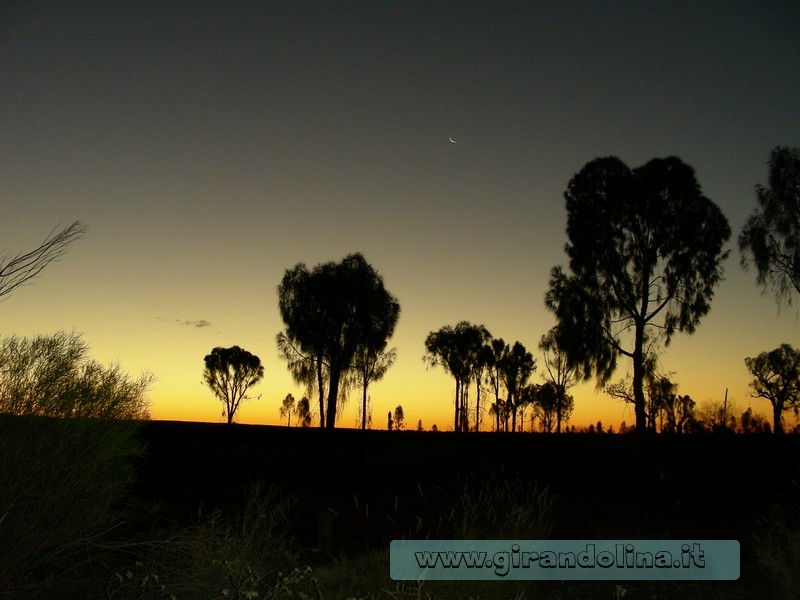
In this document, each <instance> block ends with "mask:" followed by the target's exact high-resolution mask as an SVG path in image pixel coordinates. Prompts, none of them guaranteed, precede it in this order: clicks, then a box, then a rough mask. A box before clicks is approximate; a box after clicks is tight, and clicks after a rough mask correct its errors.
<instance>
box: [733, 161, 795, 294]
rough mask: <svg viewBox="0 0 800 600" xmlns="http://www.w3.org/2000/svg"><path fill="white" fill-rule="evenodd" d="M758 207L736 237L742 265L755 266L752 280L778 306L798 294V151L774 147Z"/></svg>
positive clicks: (760, 191)
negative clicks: (767, 180) (767, 179)
mask: <svg viewBox="0 0 800 600" xmlns="http://www.w3.org/2000/svg"><path fill="white" fill-rule="evenodd" d="M756 197H757V199H758V208H756V210H755V211H754V212H753V214H752V215H750V217H749V218H748V219H747V222H746V223H745V225H744V227H743V228H742V232H741V233H740V234H739V251H740V252H741V263H742V266H743V267H745V268H748V267H749V266H750V264H753V263H754V264H755V266H756V269H757V271H758V275H757V277H756V281H757V282H758V285H760V286H762V287H763V288H764V290H767V289H769V288H772V290H773V291H774V293H775V299H776V300H777V302H778V305H779V306H780V304H781V303H782V302H783V301H786V302H787V303H789V304H791V298H792V293H795V292H800V148H788V147H784V146H777V147H776V148H774V149H773V150H772V153H771V154H770V159H769V184H768V185H767V186H763V185H758V186H756Z"/></svg>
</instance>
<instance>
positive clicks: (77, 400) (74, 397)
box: [0, 331, 155, 420]
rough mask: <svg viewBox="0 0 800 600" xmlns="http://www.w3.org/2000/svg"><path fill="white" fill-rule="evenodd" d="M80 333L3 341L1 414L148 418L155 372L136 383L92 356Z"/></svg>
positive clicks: (0, 347) (115, 366)
mask: <svg viewBox="0 0 800 600" xmlns="http://www.w3.org/2000/svg"><path fill="white" fill-rule="evenodd" d="M88 352H89V346H88V344H86V342H84V341H83V340H82V339H81V337H80V335H78V334H76V333H74V332H73V333H66V332H63V331H61V332H58V333H55V334H52V335H37V336H35V337H33V338H25V337H19V336H11V337H7V338H5V339H3V340H2V342H0V412H3V413H10V414H13V415H37V416H44V417H62V418H76V417H85V418H99V419H132V420H136V419H139V420H140V419H148V418H149V417H150V413H149V400H148V398H147V390H148V389H149V388H150V386H151V385H152V383H153V381H154V379H155V378H154V376H153V375H152V374H150V373H144V374H142V375H141V376H140V377H139V379H133V378H131V377H130V376H129V375H128V374H127V373H126V372H125V371H123V370H122V367H120V365H119V364H116V363H112V364H110V365H108V366H103V365H102V364H100V363H99V362H97V361H95V360H92V359H90V358H89V357H88Z"/></svg>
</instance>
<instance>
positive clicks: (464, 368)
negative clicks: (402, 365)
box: [422, 321, 491, 431]
mask: <svg viewBox="0 0 800 600" xmlns="http://www.w3.org/2000/svg"><path fill="white" fill-rule="evenodd" d="M489 339H491V335H490V334H489V332H488V331H487V330H486V327H484V326H483V325H473V324H472V323H469V322H468V321H461V322H459V323H458V324H456V326H455V327H451V326H450V325H446V326H445V327H442V328H441V329H439V330H437V331H432V332H430V333H429V334H428V337H427V338H425V355H424V356H423V357H422V358H423V360H424V361H425V362H427V363H428V364H430V365H431V366H440V367H443V368H444V369H445V370H446V371H447V372H449V373H450V374H451V375H452V376H453V378H454V379H455V383H456V390H455V400H454V405H455V408H454V416H453V429H454V430H455V431H467V430H468V429H469V426H468V414H469V413H468V406H467V402H468V397H469V395H468V386H469V382H470V380H471V379H472V377H473V375H474V374H475V372H476V367H475V365H476V364H477V362H478V360H479V359H480V356H481V348H482V347H483V346H484V345H485V343H486V342H487V341H488V340H489Z"/></svg>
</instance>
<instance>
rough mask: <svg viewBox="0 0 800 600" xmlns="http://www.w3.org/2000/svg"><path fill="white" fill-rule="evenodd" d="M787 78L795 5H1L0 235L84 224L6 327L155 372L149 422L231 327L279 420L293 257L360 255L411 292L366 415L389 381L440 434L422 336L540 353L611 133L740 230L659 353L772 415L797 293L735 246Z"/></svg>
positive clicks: (792, 333) (707, 386)
mask: <svg viewBox="0 0 800 600" xmlns="http://www.w3.org/2000/svg"><path fill="white" fill-rule="evenodd" d="M798 73H800V5H797V4H795V3H790V2H728V3H724V4H721V3H719V2H664V3H660V2H658V3H640V2H620V3H617V2H575V3H566V2H521V3H516V2H515V3H507V2H503V3H491V4H490V3H484V2H481V3H467V2H454V3H444V2H420V3H417V2H375V3H351V2H348V3H341V4H340V3H328V2H313V3H305V2H277V3H272V2H267V3H261V2H214V3H212V2H180V3H178V2H130V3H123V2H76V3H63V2H53V3H48V2H21V3H16V4H13V5H11V6H9V5H8V4H6V5H4V8H2V9H0V206H2V215H1V216H0V235H2V238H1V239H0V248H4V249H5V250H6V252H8V253H9V254H10V255H13V254H15V253H16V252H18V251H21V250H27V249H31V248H33V247H34V246H36V245H38V243H40V242H41V241H42V240H43V239H44V237H45V236H46V235H47V233H48V232H49V231H50V230H51V229H52V228H53V227H55V226H56V225H58V224H59V223H62V224H63V225H65V224H68V223H71V222H72V221H74V220H81V221H82V222H84V223H86V225H87V227H88V231H87V234H86V236H85V237H84V239H82V240H80V241H78V242H77V243H76V244H75V245H74V246H73V247H72V248H71V250H70V251H69V253H68V254H67V255H66V256H65V257H64V258H63V260H62V261H61V262H60V263H58V264H54V265H51V266H50V267H49V268H48V269H47V270H46V271H45V272H44V273H43V274H42V275H41V277H40V278H38V279H37V280H36V283H35V284H34V285H31V286H27V287H24V288H20V289H18V290H17V291H16V292H15V293H14V294H13V295H12V296H11V297H10V298H8V299H7V300H6V301H4V302H2V303H0V334H1V335H4V336H5V335H10V334H12V333H16V334H18V335H27V336H29V335H34V334H36V333H52V332H55V331H58V330H61V329H64V330H68V331H69V330H73V329H74V330H76V331H78V332H82V333H83V335H84V339H85V340H86V341H87V342H88V343H89V344H90V346H91V349H92V356H93V357H94V358H97V359H98V360H100V361H103V362H108V361H115V360H118V361H120V363H121V364H122V366H123V367H124V368H125V369H126V370H127V371H129V372H130V373H132V374H134V375H135V374H138V373H139V372H140V371H141V370H143V369H147V370H150V371H152V372H154V373H155V375H156V376H157V377H158V381H157V383H156V384H155V386H154V388H153V389H152V392H151V398H152V401H153V406H152V412H153V416H154V418H158V419H185V420H205V421H219V420H220V413H221V404H220V403H219V402H218V401H216V400H215V398H214V396H213V395H212V394H211V392H210V390H208V389H207V388H206V387H204V385H203V384H202V370H203V356H204V355H205V354H207V353H208V352H209V351H210V350H211V349H212V348H213V347H215V346H225V347H228V346H232V345H234V344H236V345H239V346H242V347H243V348H245V349H247V350H249V351H251V352H253V353H254V354H257V355H258V356H260V357H261V359H262V361H263V363H264V366H265V371H266V373H265V378H264V381H263V382H262V383H261V384H259V385H258V386H257V387H256V389H255V390H254V392H255V393H257V394H261V395H262V396H261V399H259V400H257V401H252V402H250V403H249V404H245V405H243V406H242V408H241V410H240V413H239V420H240V421H241V422H245V423H278V422H279V419H278V408H279V406H280V402H281V400H282V398H283V397H284V396H285V395H286V394H287V393H290V392H291V393H293V394H294V395H295V396H296V397H298V398H299V397H300V396H301V395H302V390H301V389H299V388H298V387H297V386H296V385H294V384H293V383H292V381H291V378H290V377H289V375H288V373H287V371H286V367H285V363H283V362H282V361H281V360H279V358H278V356H277V350H276V346H275V335H276V334H277V333H278V332H279V331H281V329H282V327H283V324H282V322H281V319H280V316H279V313H278V308H277V294H276V287H277V285H278V283H279V282H280V280H281V277H282V275H283V272H284V271H285V270H286V269H287V268H291V267H292V266H294V265H295V264H296V263H298V262H304V263H306V264H307V265H308V266H310V267H312V266H314V265H316V264H317V263H319V262H324V261H329V260H337V261H338V260H340V259H341V258H342V257H344V256H345V255H346V254H348V253H350V252H355V251H359V252H362V253H363V254H364V256H365V257H366V259H367V260H368V261H369V262H370V263H371V264H372V265H373V266H374V267H375V268H376V269H378V271H379V272H380V273H381V274H382V275H383V276H384V279H385V285H386V287H387V289H388V290H389V291H390V292H391V293H393V294H394V295H395V296H397V298H398V299H399V301H400V304H401V309H402V310H401V315H400V320H399V323H398V327H397V330H396V333H395V336H394V338H393V339H392V340H391V342H390V343H391V344H392V345H395V346H396V347H397V349H398V359H397V362H396V364H395V366H394V367H393V368H392V369H391V370H390V371H389V373H388V374H387V376H386V377H385V379H384V380H383V381H382V382H380V383H378V384H375V385H374V386H373V387H371V388H370V395H371V397H372V399H373V403H374V415H375V417H374V419H375V426H376V427H385V421H386V417H385V415H386V413H387V412H388V411H389V410H392V409H393V408H394V407H395V406H397V405H398V404H402V405H403V407H404V409H405V414H406V418H407V420H408V421H409V423H410V424H411V425H415V424H416V422H417V420H418V419H422V421H423V424H424V426H425V427H426V428H427V427H430V425H431V424H433V423H437V424H438V426H439V427H440V428H442V429H445V428H446V427H447V426H448V425H450V426H451V427H452V394H453V382H452V380H451V379H450V378H449V376H448V375H447V374H445V373H444V372H443V371H442V370H440V369H427V368H426V366H425V365H424V363H423V362H422V359H421V358H422V355H423V353H424V345H423V343H424V339H425V336H426V335H427V334H428V332H430V331H432V330H435V329H438V328H439V327H441V326H443V325H447V324H451V325H452V324H455V323H456V322H458V321H460V320H469V321H472V322H474V323H482V324H484V325H485V326H486V327H487V328H488V329H489V331H490V332H491V333H492V334H493V335H494V336H496V337H503V338H504V339H505V340H506V341H507V342H512V343H513V341H514V340H519V341H521V342H522V343H523V344H525V345H526V346H527V347H528V349H530V350H534V354H535V355H537V356H538V351H536V350H535V349H536V345H537V343H538V341H539V338H540V337H541V335H542V334H543V333H545V332H546V331H547V330H548V329H549V328H550V327H551V326H552V325H553V324H554V318H553V317H552V315H551V314H550V313H548V312H547V311H546V310H545V308H544V303H543V298H544V293H545V290H546V287H547V281H548V274H549V271H550V269H551V267H553V266H554V265H556V264H565V263H566V260H565V255H564V252H563V246H564V244H565V243H566V241H567V240H566V234H565V229H566V211H565V208H564V200H563V192H564V190H565V188H566V185H567V182H568V181H569V179H570V178H571V177H572V176H573V175H574V174H575V173H577V172H578V171H579V170H580V169H581V168H582V167H583V166H584V165H585V164H586V163H587V162H588V161H590V160H592V159H594V158H596V157H598V156H605V155H616V156H619V157H620V158H621V159H622V160H623V161H625V162H626V163H628V164H629V165H630V166H632V167H635V166H639V165H641V164H643V163H644V162H646V161H647V160H649V159H651V158H654V157H662V156H668V155H677V156H679V157H681V158H682V159H683V160H684V161H685V162H687V163H688V164H690V165H691V166H693V167H694V168H695V170H696V173H697V177H698V180H699V182H700V184H701V186H702V188H703V191H704V192H705V194H706V195H707V196H708V197H710V198H711V199H712V200H714V201H715V202H716V203H717V204H718V205H719V206H720V208H721V209H722V211H723V212H724V213H725V215H726V216H727V218H728V219H729V222H730V225H731V229H732V231H733V238H732V240H731V243H729V247H730V248H731V250H732V252H731V256H730V258H729V259H728V261H727V263H726V280H725V281H724V282H723V283H722V284H721V285H720V286H719V287H718V289H717V295H716V297H715V299H714V301H713V303H712V308H711V312H710V314H709V315H708V316H707V317H706V318H705V319H704V320H703V321H702V322H701V324H700V327H699V329H698V331H697V332H696V334H694V335H693V336H678V337H677V338H676V339H675V340H674V342H673V344H672V345H671V346H670V347H669V348H668V349H667V352H666V353H665V354H664V355H663V357H662V364H663V367H664V369H665V370H666V371H669V372H674V375H673V379H674V380H675V381H676V382H678V384H679V385H680V389H679V392H680V393H684V394H690V395H691V396H692V397H693V398H695V400H697V401H698V402H703V401H706V400H709V399H712V400H721V399H722V397H723V395H724V393H725V389H726V388H729V399H730V400H733V401H734V402H735V403H736V404H737V405H738V406H739V407H741V409H742V410H743V409H744V408H746V407H747V405H748V404H752V405H753V407H754V409H756V410H757V411H760V412H762V413H764V414H767V413H768V411H767V408H768V405H767V403H766V401H762V400H751V399H749V398H748V396H747V381H748V376H747V371H746V369H745V366H744V358H745V357H746V356H754V355H755V354H757V353H759V352H762V351H765V350H770V349H773V348H775V347H776V346H778V345H779V344H780V343H782V342H789V343H800V340H797V334H798V314H797V310H796V309H795V308H784V309H783V310H781V311H780V312H779V311H778V310H777V307H776V303H775V301H774V300H773V298H772V296H769V295H766V296H765V295H762V293H761V291H760V289H759V288H757V287H756V285H755V274H754V273H752V272H749V273H748V272H744V271H743V270H742V269H741V268H740V267H739V254H738V251H737V250H736V248H735V236H736V235H737V234H738V232H739V231H740V230H741V227H742V225H743V223H744V221H745V219H746V217H747V215H748V214H749V213H750V212H751V211H752V210H753V208H754V207H755V194H754V186H755V185H756V184H757V183H764V182H766V178H767V165H766V163H767V160H768V157H769V152H770V150H771V149H772V148H773V147H774V146H776V145H790V146H798V145H800V115H798V108H799V107H800V77H798ZM450 136H452V138H453V139H455V140H456V141H457V143H456V144H451V143H450V142H449V140H448V138H449V137H450ZM204 323H208V324H209V325H207V326H203V327H200V326H198V325H202V324H204ZM621 365H622V366H621V368H620V371H619V377H623V376H624V375H625V372H626V368H627V364H626V363H625V362H623V363H621ZM540 370H541V369H540ZM533 379H534V381H539V380H540V378H539V375H538V373H537V374H536V375H534V378H533ZM573 394H574V395H575V397H576V410H575V415H574V418H573V421H572V422H573V423H575V424H578V425H581V424H588V423H589V422H595V421H597V420H598V419H602V420H603V422H604V423H606V424H608V423H613V424H614V425H615V427H616V426H617V425H618V423H619V422H620V421H621V420H623V419H625V420H627V422H628V423H631V422H632V421H633V420H634V419H633V416H632V414H631V412H630V411H629V410H627V411H626V410H625V408H624V406H623V405H622V404H620V403H618V402H615V401H613V400H611V399H609V398H608V397H606V396H605V395H603V394H602V393H596V392H595V391H594V385H593V384H592V383H589V384H586V385H582V386H579V387H577V388H575V389H574V390H573ZM355 407H356V401H355V398H353V399H351V401H350V403H349V405H348V407H347V410H346V412H345V413H344V414H343V415H342V416H341V418H340V420H339V425H340V426H352V425H354V424H355Z"/></svg>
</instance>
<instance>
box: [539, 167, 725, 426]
mask: <svg viewBox="0 0 800 600" xmlns="http://www.w3.org/2000/svg"><path fill="white" fill-rule="evenodd" d="M565 198H566V202H567V214H568V220H567V235H568V237H569V243H568V244H567V246H566V251H567V254H568V256H569V259H570V262H569V270H570V274H567V273H565V272H564V271H563V269H562V268H561V267H554V268H553V270H552V272H551V277H550V285H549V290H548V292H547V295H546V299H545V303H546V305H547V307H548V308H549V309H550V310H552V311H553V312H554V313H555V315H556V318H557V319H558V328H557V334H556V337H557V343H558V345H559V346H560V347H561V348H562V349H563V350H564V351H565V352H566V354H567V357H568V360H569V364H570V365H571V366H575V367H577V368H578V369H579V373H580V374H581V375H582V376H583V377H584V378H585V379H589V378H591V377H592V376H596V377H597V379H598V382H599V384H600V385H603V384H605V383H606V382H607V381H608V380H609V379H610V377H611V375H612V374H613V372H614V370H615V368H616V365H617V357H618V356H619V355H623V356H627V357H629V358H630V359H631V360H632V363H633V396H634V409H635V413H636V431H637V433H640V432H643V431H645V429H646V424H647V414H646V409H645V397H644V387H643V386H644V374H645V373H644V358H645V344H646V342H647V336H648V330H649V329H652V328H657V331H659V332H660V334H661V335H663V337H664V340H665V344H669V342H670V339H671V337H672V335H673V334H674V333H675V332H676V331H683V332H686V333H692V332H693V331H694V330H695V328H696V327H697V325H698V324H699V322H700V319H701V318H702V317H703V316H704V315H705V314H707V313H708V311H709V309H710V302H711V299H712V297H713V293H714V287H715V286H716V284H717V283H718V282H719V281H720V279H721V278H722V271H723V269H722V261H723V259H724V258H725V257H726V256H727V252H723V251H722V247H723V245H724V243H725V242H726V241H727V240H728V238H729V237H730V228H729V226H728V222H727V220H726V219H725V217H724V216H723V214H722V212H721V211H720V210H719V208H718V207H717V206H716V205H715V204H714V203H713V202H712V201H711V200H709V199H708V198H706V197H705V196H704V195H703V193H702V192H701V189H700V185H699V184H698V183H697V180H696V178H695V174H694V171H693V170H692V168H691V167H689V166H688V165H686V164H684V163H683V162H682V161H681V160H680V159H678V158H675V157H669V158H665V159H653V160H651V161H650V162H648V163H647V164H645V165H644V166H641V167H638V168H636V169H630V168H628V167H627V166H626V165H625V164H624V163H623V162H622V161H620V160H619V159H618V158H615V157H608V158H599V159H596V160H594V161H592V162H590V163H588V164H587V165H586V166H585V167H584V168H583V169H582V170H581V171H580V172H579V173H578V174H577V175H575V176H574V177H573V178H572V180H571V181H570V182H569V186H568V188H567V191H566V193H565ZM657 317H658V320H657ZM629 330H632V334H633V341H632V346H630V347H629V348H625V347H624V341H623V339H622V335H623V333H624V332H626V331H629Z"/></svg>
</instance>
